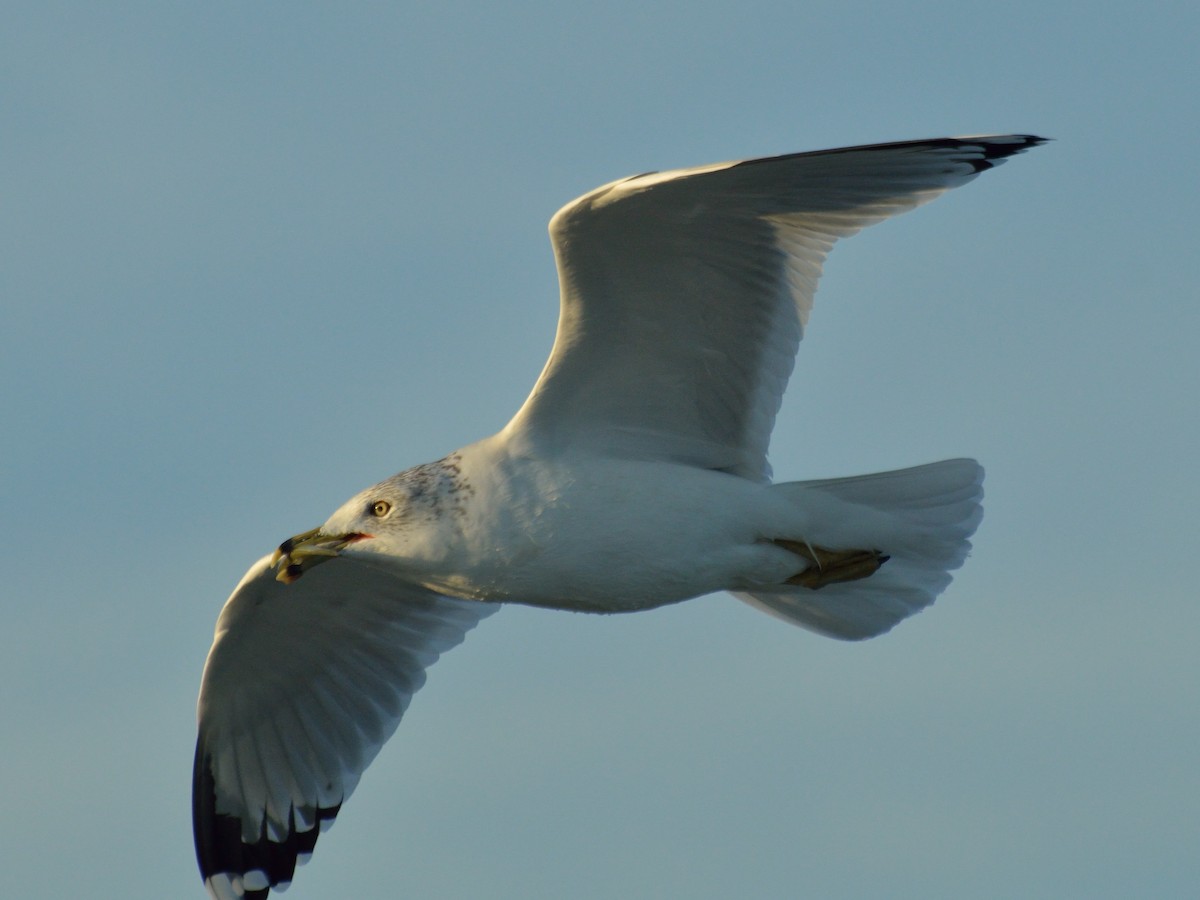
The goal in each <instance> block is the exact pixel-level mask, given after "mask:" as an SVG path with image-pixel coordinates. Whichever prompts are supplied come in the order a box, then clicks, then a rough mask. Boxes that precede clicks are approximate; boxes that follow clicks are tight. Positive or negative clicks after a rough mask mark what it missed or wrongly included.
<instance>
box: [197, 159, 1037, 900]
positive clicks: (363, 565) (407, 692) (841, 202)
mask: <svg viewBox="0 0 1200 900" xmlns="http://www.w3.org/2000/svg"><path fill="white" fill-rule="evenodd" d="M1043 142H1044V141H1043V139H1042V138H1038V137H1034V136H1032V135H990V136H984V137H968V138H943V139H936V140H926V141H907V142H902V143H892V144H878V145H871V146H863V147H850V148H845V149H839V150H826V151H820V152H815V153H799V154H792V155H788V156H779V157H773V158H769V159H756V160H747V161H743V162H733V163H721V164H718V165H712V166H703V167H700V168H694V169H683V170H677V171H670V172H662V173H651V174H646V175H639V176H635V177H632V178H626V179H623V180H620V181H614V182H612V183H611V184H607V185H605V186H603V187H600V188H597V189H596V190H594V191H591V192H590V193H588V194H585V195H584V196H582V197H580V198H579V199H577V200H575V201H573V202H572V203H570V204H568V205H567V206H565V207H563V209H562V210H560V211H559V212H558V213H557V214H556V215H555V216H554V218H553V219H552V220H551V223H550V234H551V237H552V239H553V244H554V252H555V257H556V259H557V263H558V272H559V280H560V285H561V290H562V296H561V308H560V313H559V324H558V334H557V336H556V338H555V342H554V348H553V351H552V352H551V354H550V359H549V361H548V362H547V363H546V367H545V369H544V370H543V372H542V374H541V377H540V378H539V379H538V381H537V384H536V385H535V386H534V388H533V392H532V393H531V394H530V395H529V399H528V400H526V402H525V404H524V405H523V406H522V407H521V409H520V410H519V411H518V412H517V414H516V416H515V417H514V418H513V419H512V421H511V422H509V424H508V425H507V426H506V427H505V428H504V429H503V430H502V431H501V432H500V433H499V434H496V435H494V436H492V437H489V438H485V439H484V440H482V441H479V442H477V443H475V444H471V445H470V446H467V447H464V448H463V449H461V450H458V451H456V452H454V453H451V454H449V455H448V456H446V457H445V458H444V459H441V460H438V461H437V462H433V463H429V464H426V465H421V466H417V467H416V468H413V469H409V470H407V471H405V472H401V473H400V474H398V475H395V476H393V477H391V478H388V479H386V480H384V481H382V482H380V483H379V484H377V485H374V486H373V487H370V488H368V489H367V490H365V491H363V492H362V493H360V494H358V495H357V496H355V497H353V498H352V499H351V500H349V501H348V502H347V503H346V504H345V505H343V506H342V507H341V508H340V509H338V510H337V511H336V512H335V513H334V514H333V515H332V516H331V517H330V518H329V519H328V521H326V522H325V524H324V525H322V526H320V527H319V528H314V529H313V530H311V531H307V532H305V533H303V534H300V535H297V536H296V537H293V538H290V539H288V540H286V541H284V542H283V544H282V545H280V547H279V549H278V550H277V551H276V552H275V553H274V554H273V555H272V556H269V557H264V558H263V559H260V560H259V561H258V562H257V563H255V564H254V565H253V566H252V567H251V569H250V571H249V572H248V573H247V574H246V576H245V578H243V579H242V581H241V583H240V584H239V585H238V586H237V588H236V589H235V590H234V592H233V595H232V596H231V597H230V598H229V600H228V602H227V603H226V604H225V607H224V609H223V610H222V611H221V615H220V618H219V619H218V621H217V628H216V638H215V640H214V642H213V646H212V650H211V651H210V653H209V656H208V661H207V664H206V665H205V668H204V676H203V680H202V684H201V689H200V700H199V710H198V716H199V736H198V739H197V742H196V758H195V775H194V782H193V824H194V829H195V838H196V852H197V857H198V860H199V864H200V871H201V875H202V877H203V878H204V880H205V884H206V886H207V888H208V891H209V893H210V894H211V895H212V896H213V897H215V898H218V900H227V898H236V897H250V898H256V900H261V898H265V897H266V896H267V894H268V892H269V889H270V888H271V887H274V886H279V887H282V886H284V885H286V884H287V883H289V882H290V881H291V879H292V875H293V872H294V869H295V866H296V863H297V862H298V861H299V862H303V861H305V860H306V859H307V858H308V856H309V855H310V854H311V853H312V850H313V847H314V845H315V843H316V840H317V835H318V833H319V831H320V830H322V829H323V828H325V827H327V826H328V825H330V824H332V822H333V820H334V817H335V816H336V815H337V814H338V811H339V810H340V809H341V806H342V803H343V802H344V801H345V800H346V798H347V797H348V796H349V795H350V793H351V791H353V789H354V787H355V785H356V784H357V783H358V780H359V777H360V775H361V774H362V772H363V770H364V769H365V768H366V766H367V765H368V764H369V763H370V762H371V760H372V759H373V758H374V756H375V754H376V753H377V752H378V750H379V748H380V747H381V746H382V745H383V743H384V741H386V740H387V739H388V737H389V736H390V735H391V734H392V732H393V731H394V730H395V728H396V726H397V724H398V723H399V721H400V717H401V715H403V713H404V710H405V708H406V707H407V705H408V702H409V700H410V699H411V697H412V695H413V694H414V693H415V692H416V691H417V689H418V688H420V687H421V685H422V683H423V682H424V680H425V669H426V668H427V667H428V666H430V665H431V664H432V663H433V662H434V661H435V660H436V659H437V658H438V656H439V654H441V653H442V652H444V651H446V650H448V649H450V648H451V647H453V646H455V645H456V644H458V643H459V642H460V641H462V639H463V637H464V635H465V634H466V632H467V631H469V630H470V629H471V628H473V627H474V626H475V625H476V624H477V623H478V622H479V621H480V620H481V619H483V618H484V617H485V616H488V615H490V614H491V613H493V612H495V610H496V609H497V608H498V604H500V603H505V602H509V603H524V604H530V605H534V606H544V607H550V608H554V609H569V610H581V611H588V612H629V611H634V610H641V609H650V608H652V607H656V606H661V605H664V604H668V603H675V602H678V601H680V600H685V599H687V598H690V597H696V596H699V595H701V594H706V593H710V592H713V591H720V590H728V591H732V592H733V593H734V594H735V595H736V596H737V597H739V598H740V599H742V600H745V601H746V602H748V603H750V604H752V605H754V606H757V607H759V608H761V609H763V610H766V611H767V612H770V613H772V614H774V615H776V616H779V617H780V618H783V619H786V620H787V621H789V622H793V623H795V624H797V625H800V626H803V627H805V628H808V629H811V630H812V631H816V632H819V633H821V634H825V635H829V636H832V637H836V638H843V639H849V640H858V639H862V638H869V637H873V636H875V635H877V634H881V633H883V632H885V631H887V630H888V629H889V628H891V627H892V626H893V625H895V624H896V623H897V622H899V621H900V620H901V619H903V618H905V617H907V616H910V615H912V614H913V613H915V612H917V611H919V610H921V609H922V608H924V607H925V606H927V605H929V604H930V603H931V602H932V601H933V599H934V597H936V596H937V595H938V594H939V593H940V592H941V591H942V590H943V589H944V588H945V587H946V585H947V584H949V582H950V574H949V572H950V571H951V570H953V569H955V568H957V567H958V566H960V565H961V564H962V562H963V559H964V558H965V557H966V555H967V551H968V549H969V547H970V543H969V538H970V537H971V535H972V534H973V532H974V530H975V527H976V525H977V524H978V523H979V520H980V517H981V515H982V511H981V507H980V499H981V497H982V493H983V491H982V481H983V470H982V469H981V468H980V466H979V465H978V464H977V463H976V462H974V461H973V460H967V459H955V460H946V461H943V462H938V463H932V464H930V465H925V466H919V467H917V468H912V469H904V470H900V471H894V472H884V473H879V474H874V475H865V476H860V477H852V478H841V479H832V480H821V481H806V482H793V483H789V484H772V483H771V482H770V468H769V466H768V464H767V444H768V441H769V439H770V435H771V429H772V427H773V425H774V421H775V415H776V413H777V412H778V410H779V406H780V402H781V398H782V395H783V390H784V387H785V385H786V383H787V380H788V376H789V375H790V374H791V370H792V365H793V360H794V357H795V353H796V349H797V346H798V344H799V342H800V338H801V335H802V333H803V330H804V326H805V323H806V321H807V319H808V313H809V310H810V308H811V306H812V300H813V294H814V291H815V289H816V284H817V278H818V277H819V275H820V273H821V265H822V262H823V260H824V258H825V255H826V254H827V253H828V252H829V250H830V248H831V247H832V245H833V243H834V242H835V241H836V240H838V239H839V238H844V237H848V236H849V235H852V234H854V233H855V232H857V231H858V230H860V229H861V228H863V227H865V226H867V225H871V224H873V223H875V222H879V221H882V220H883V219H886V218H888V217H889V216H893V215H896V214H897V213H901V212H904V211H906V210H909V209H912V208H913V207H915V206H917V205H919V204H921V203H924V202H926V201H929V200H932V199H933V198H934V197H936V196H938V195H939V194H941V193H943V192H944V191H947V190H949V189H950V188H954V187H957V186H959V185H961V184H965V183H966V182H967V181H970V180H971V179H972V178H974V177H975V176H976V175H978V174H979V173H980V172H982V171H984V170H985V169H990V168H993V167H995V166H997V165H999V164H1000V163H1002V162H1003V161H1004V160H1005V159H1006V158H1007V157H1009V156H1011V155H1013V154H1015V153H1019V152H1021V151H1022V150H1025V149H1027V148H1029V147H1033V146H1037V145H1038V144H1041V143H1043Z"/></svg>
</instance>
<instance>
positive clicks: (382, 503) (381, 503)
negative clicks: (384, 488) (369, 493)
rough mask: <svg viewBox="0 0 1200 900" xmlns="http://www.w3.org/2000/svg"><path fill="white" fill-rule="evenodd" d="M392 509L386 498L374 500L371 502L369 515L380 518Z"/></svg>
mask: <svg viewBox="0 0 1200 900" xmlns="http://www.w3.org/2000/svg"><path fill="white" fill-rule="evenodd" d="M391 511H392V504H390V503H388V502H387V501H386V500H376V501H375V502H374V503H372V504H371V515H373V516H374V517H375V518H377V519H382V518H383V517H384V516H386V515H387V514H388V513H390V512H391Z"/></svg>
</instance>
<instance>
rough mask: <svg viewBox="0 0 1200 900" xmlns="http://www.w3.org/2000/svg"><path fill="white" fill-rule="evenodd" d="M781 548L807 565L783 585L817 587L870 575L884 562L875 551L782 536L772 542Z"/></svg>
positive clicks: (885, 558)
mask: <svg viewBox="0 0 1200 900" xmlns="http://www.w3.org/2000/svg"><path fill="white" fill-rule="evenodd" d="M774 543H776V544H778V545H779V546H780V547H782V548H783V549H784V550H790V551H791V552H792V553H795V554H796V555H797V556H799V557H801V558H802V559H806V560H808V562H809V564H810V565H809V567H808V568H807V569H805V570H804V571H803V572H801V573H799V574H798V575H793V576H792V577H791V578H789V579H788V580H787V581H786V582H784V583H785V584H795V585H799V586H800V587H806V588H810V589H812V590H814V591H815V590H817V589H818V588H823V587H825V585H827V584H838V583H839V582H842V581H857V580H858V579H860V578H866V577H867V576H868V575H874V574H875V573H876V572H878V571H879V567H880V566H882V565H883V564H884V563H885V562H887V561H888V559H889V558H890V557H887V556H885V555H884V554H882V553H880V552H879V551H878V550H829V549H827V548H825V547H815V546H813V545H812V544H809V543H806V542H804V541H788V540H784V539H782V538H780V539H778V540H776V541H774Z"/></svg>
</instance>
